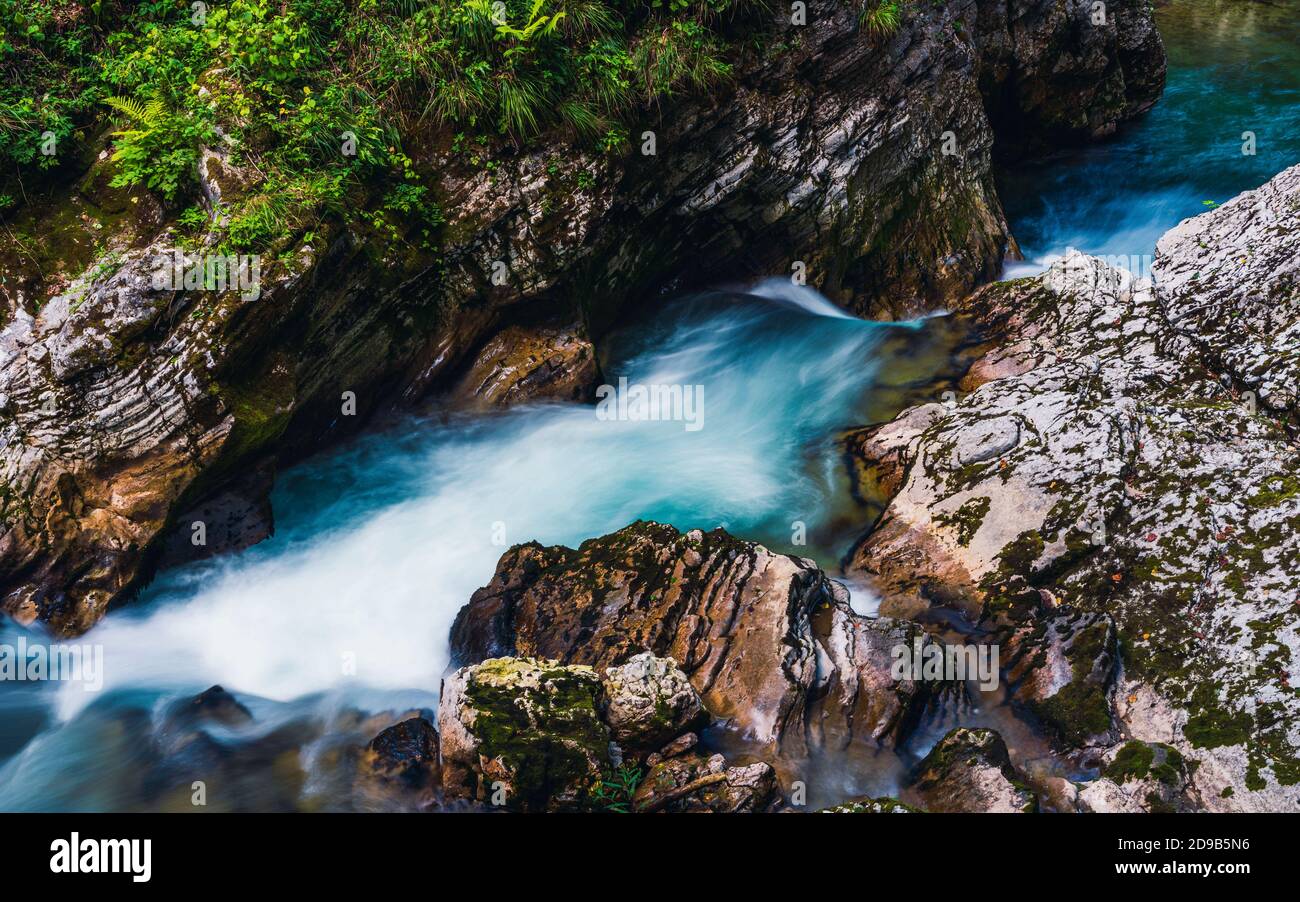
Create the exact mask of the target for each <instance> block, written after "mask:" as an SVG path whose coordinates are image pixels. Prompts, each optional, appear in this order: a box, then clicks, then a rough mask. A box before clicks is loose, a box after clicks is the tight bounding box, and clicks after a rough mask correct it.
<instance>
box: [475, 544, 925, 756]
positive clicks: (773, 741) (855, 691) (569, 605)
mask: <svg viewBox="0 0 1300 902" xmlns="http://www.w3.org/2000/svg"><path fill="white" fill-rule="evenodd" d="M914 638H920V639H921V640H922V641H923V642H928V641H930V640H929V639H928V638H927V637H925V636H924V634H923V633H922V632H921V631H920V629H919V627H916V626H914V625H911V624H907V623H904V622H902V621H896V620H892V619H890V618H883V617H882V618H878V619H868V618H864V617H859V616H858V615H856V614H854V613H853V611H852V609H851V608H850V607H849V604H848V592H847V591H846V590H845V589H844V587H843V586H841V585H840V584H838V583H836V582H834V581H833V580H830V579H827V578H826V576H825V574H824V573H822V572H821V571H820V570H818V569H817V568H816V567H815V566H814V565H813V564H812V562H810V561H805V560H800V559H797V558H792V557H789V556H786V555H781V554H773V553H772V552H770V551H768V550H767V549H766V548H764V547H763V546H761V545H757V544H755V543H752V542H743V541H740V540H738V539H735V538H733V537H732V536H730V535H728V534H727V533H726V532H724V531H722V530H714V531H712V532H708V533H705V532H701V531H699V530H694V531H691V532H688V533H684V534H683V533H680V532H678V531H677V530H676V529H674V528H673V527H671V526H664V525H661V524H657V523H648V522H640V523H635V524H633V525H632V526H629V527H626V528H625V529H622V530H620V531H619V532H616V533H613V534H612V535H609V536H605V537H603V538H599V539H592V540H589V541H587V542H584V543H583V544H582V545H581V546H580V547H579V548H578V549H576V550H574V549H570V548H564V547H560V546H556V547H550V548H546V547H543V546H541V545H538V544H536V543H529V544H526V545H519V546H516V547H515V548H512V549H511V550H510V551H508V552H506V554H505V555H503V556H502V558H501V561H500V562H499V563H498V565H497V572H496V574H495V575H494V577H493V579H492V581H491V582H490V583H489V584H488V585H486V586H484V587H483V588H482V589H480V590H478V591H477V592H475V593H474V596H473V598H472V599H471V600H470V603H469V604H468V605H466V606H465V608H463V609H462V610H461V612H460V614H459V615H458V616H457V618H456V622H455V624H454V625H453V627H452V637H451V644H452V654H453V658H454V660H455V661H456V662H457V663H472V662H475V661H480V660H484V659H486V658H490V657H495V656H500V655H528V656H536V657H543V658H553V659H555V660H558V661H562V662H564V663H566V664H584V665H589V666H591V667H594V668H597V669H604V668H609V667H614V666H617V665H620V664H622V663H624V662H626V661H628V660H629V659H631V658H633V657H634V656H636V655H639V654H641V653H643V652H650V653H652V654H654V655H656V656H659V657H671V658H672V659H673V660H675V661H677V662H678V663H679V666H680V667H681V669H682V671H683V672H684V673H685V674H686V675H687V677H688V678H689V680H690V683H691V685H692V686H694V687H695V690H696V691H697V692H698V693H699V695H700V697H701V698H702V700H703V703H704V707H705V708H706V709H707V710H708V711H709V713H710V714H712V715H713V716H714V717H715V718H718V719H721V720H726V721H729V722H730V723H731V725H732V726H733V727H734V728H736V729H738V730H739V731H740V732H741V733H742V734H743V735H744V736H745V737H746V738H748V739H750V740H752V741H755V742H757V743H760V744H763V745H767V746H770V747H771V748H773V749H776V750H780V751H781V752H782V753H783V754H791V755H796V756H797V755H802V754H806V753H807V752H809V751H811V750H812V749H816V748H824V747H828V746H829V747H842V746H843V745H846V744H848V743H849V742H850V741H853V740H855V739H856V740H858V741H867V742H871V743H873V744H883V743H886V742H889V741H892V740H894V739H896V738H898V736H899V735H900V734H903V733H904V732H905V731H906V729H907V727H908V726H909V721H910V720H911V718H913V717H914V716H916V715H918V714H919V713H920V711H922V710H923V709H924V708H925V706H926V705H927V704H928V703H929V702H930V701H931V699H932V698H933V695H934V690H935V688H936V687H935V686H933V685H931V684H927V683H923V682H914V681H912V680H910V679H908V680H902V681H895V680H894V679H893V677H892V676H891V675H890V664H891V660H892V659H891V656H890V649H891V648H892V647H893V646H894V645H897V644H905V643H911V642H912V640H913V639H914Z"/></svg>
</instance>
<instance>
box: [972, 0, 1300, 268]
mask: <svg viewBox="0 0 1300 902" xmlns="http://www.w3.org/2000/svg"><path fill="white" fill-rule="evenodd" d="M1156 21H1157V24H1158V26H1159V28H1160V33H1161V36H1162V37H1163V38H1164V41H1165V47H1166V51H1167V53H1168V56H1169V77H1168V83H1167V85H1166V88H1165V94H1164V96H1163V98H1162V99H1161V100H1160V102H1159V103H1157V104H1156V106H1155V107H1154V108H1153V109H1152V110H1151V111H1150V112H1149V113H1148V114H1147V115H1146V116H1144V117H1142V118H1141V119H1139V120H1137V121H1135V122H1133V123H1131V124H1129V125H1127V126H1125V127H1124V128H1123V129H1122V130H1121V131H1120V133H1119V135H1118V136H1117V137H1116V138H1115V139H1113V140H1110V141H1107V142H1104V143H1102V144H1097V145H1093V146H1090V147H1087V148H1083V149H1079V150H1071V151H1068V152H1062V153H1058V154H1056V155H1054V156H1052V157H1050V158H1049V159H1046V160H1044V161H1042V162H1041V163H1038V164H1035V165H1032V166H1023V167H1017V168H1016V169H1014V170H1011V171H1004V172H1001V173H1000V174H999V180H998V181H999V190H1000V194H1001V197H1002V201H1003V206H1004V208H1005V209H1006V213H1007V217H1008V219H1009V220H1010V223H1011V228H1012V232H1013V233H1014V234H1015V236H1016V239H1017V240H1018V241H1019V242H1020V245H1021V249H1022V251H1023V253H1024V256H1025V259H1026V261H1028V262H1030V263H1037V264H1040V265H1041V264H1042V263H1044V262H1048V261H1050V260H1051V259H1052V258H1054V257H1057V256H1060V255H1062V254H1064V252H1065V251H1066V250H1067V249H1068V248H1076V249H1078V250H1081V251H1084V252H1085V253H1090V254H1096V255H1099V256H1110V255H1113V256H1121V257H1125V258H1130V259H1134V258H1135V259H1136V260H1137V261H1138V262H1137V264H1136V265H1137V266H1138V267H1141V268H1145V267H1149V266H1150V260H1149V259H1146V258H1149V256H1150V255H1151V254H1153V253H1154V252H1155V246H1156V241H1157V240H1158V239H1159V238H1160V236H1161V235H1162V234H1164V233H1165V232H1166V231H1167V230H1168V229H1169V228H1170V227H1172V226H1174V225H1176V224H1177V223H1178V222H1180V221H1181V220H1183V219H1186V218H1187V217H1189V216H1196V215H1197V214H1199V213H1203V212H1205V210H1206V209H1207V204H1206V203H1205V202H1206V201H1210V202H1214V203H1223V202H1224V201H1226V200H1228V199H1229V198H1231V197H1233V196H1234V195H1236V194H1239V193H1240V192H1242V191H1245V190H1248V189H1250V188H1256V187H1258V186H1259V185H1261V184H1263V183H1264V182H1266V181H1268V180H1269V179H1270V178H1271V177H1272V176H1274V175H1276V174H1277V173H1278V172H1280V171H1282V170H1283V169H1286V168H1287V167H1288V166H1292V165H1294V164H1295V163H1297V162H1300V2H1297V0H1273V2H1268V3H1260V2H1249V0H1173V2H1169V3H1162V4H1159V5H1158V6H1157V8H1156ZM1245 132H1253V133H1254V135H1255V153H1254V155H1248V154H1243V153H1242V148H1243V145H1244V143H1245V141H1244V140H1243V137H1242V136H1243V133H1245ZM1025 271H1027V270H1026V268H1024V267H1013V268H1012V274H1017V275H1018V274H1022V273H1024V272H1025ZM1148 274H1149V273H1146V272H1142V273H1139V275H1148Z"/></svg>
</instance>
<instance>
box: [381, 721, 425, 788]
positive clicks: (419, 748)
mask: <svg viewBox="0 0 1300 902" xmlns="http://www.w3.org/2000/svg"><path fill="white" fill-rule="evenodd" d="M365 764H366V767H367V769H368V770H369V771H370V772H371V773H372V774H374V775H375V776H378V777H381V778H384V779H395V780H400V781H401V782H402V783H404V784H407V785H408V786H427V785H430V784H433V783H436V782H437V781H438V776H439V768H438V731H437V730H435V729H434V728H433V724H431V723H429V721H427V720H425V719H424V718H423V717H412V718H410V719H409V720H404V721H402V722H401V723H399V724H394V725H393V726H391V727H389V728H388V729H386V730H384V731H383V732H382V733H380V734H379V735H378V736H376V737H375V738H374V739H372V740H371V741H370V744H369V745H368V746H366V755H365Z"/></svg>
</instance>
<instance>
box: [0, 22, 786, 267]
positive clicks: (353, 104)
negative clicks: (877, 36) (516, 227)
mask: <svg viewBox="0 0 1300 902" xmlns="http://www.w3.org/2000/svg"><path fill="white" fill-rule="evenodd" d="M760 6H761V4H760V3H759V2H758V0H696V2H687V0H649V2H634V0H500V2H493V0H451V2H435V0H276V2H271V0H226V2H212V3H209V4H208V5H207V7H206V8H201V9H197V10H196V9H194V8H192V5H191V4H190V3H189V2H182V0H152V2H148V0H146V2H139V3H128V2H122V0H119V2H114V0H103V2H95V3H74V2H64V0H0V70H2V72H3V79H2V82H0V167H2V168H0V195H8V196H10V199H9V201H8V203H13V202H14V201H13V197H14V196H22V195H24V194H25V193H26V191H25V190H21V191H20V190H13V189H14V187H15V185H16V184H18V183H20V182H25V181H26V180H28V179H32V178H34V177H36V176H38V175H39V173H40V172H41V171H42V170H47V169H51V168H53V167H56V166H59V165H61V164H64V163H68V162H69V161H72V160H75V159H78V158H79V157H80V156H83V155H84V151H85V150H87V149H89V148H91V147H92V146H93V142H94V140H95V139H96V138H97V136H98V135H100V134H101V133H102V132H103V131H104V126H105V124H106V122H107V121H109V120H111V121H113V122H114V123H115V124H116V125H117V129H116V130H115V131H114V132H113V138H114V161H115V162H116V164H117V167H118V169H117V171H116V173H115V177H114V185H115V186H119V187H120V186H131V187H133V188H137V187H138V188H141V189H147V190H150V191H153V192H154V193H156V194H157V195H158V196H159V197H161V198H162V199H163V200H164V201H166V202H167V204H168V205H169V207H170V208H171V209H172V210H173V211H176V212H178V213H179V219H180V221H181V222H182V223H183V224H184V225H186V226H188V227H189V228H191V229H193V230H197V229H200V228H207V227H209V225H210V223H211V222H212V221H213V220H214V219H215V220H217V221H220V222H223V223H225V226H224V227H225V229H226V234H225V236H224V238H225V240H226V242H227V244H228V245H229V247H230V249H232V250H236V249H237V250H263V249H266V248H269V247H272V246H274V245H275V244H276V243H277V242H278V241H281V240H283V239H285V238H286V237H291V236H292V235H294V234H296V233H298V232H302V231H309V230H310V229H311V228H312V225H313V222H314V221H316V220H318V219H319V218H320V217H321V216H322V215H325V214H333V215H336V216H340V217H344V218H349V219H353V220H354V221H356V220H360V221H362V222H364V223H368V224H369V225H371V226H374V227H376V228H377V229H379V230H380V231H381V232H382V233H384V234H385V236H386V237H390V238H391V237H394V236H395V235H399V234H400V235H409V234H411V233H412V232H414V235H415V237H416V238H417V239H418V240H420V241H422V242H424V243H426V244H429V243H430V242H432V241H433V240H434V233H435V232H436V230H437V228H438V226H439V225H440V224H441V222H442V216H441V213H440V211H439V209H438V204H437V199H436V197H434V196H433V188H434V183H435V178H434V176H433V173H432V172H431V170H432V167H431V166H430V165H428V164H424V165H421V164H417V163H416V162H415V159H414V158H420V159H423V160H427V159H428V154H429V153H430V152H432V151H434V150H438V149H444V150H445V149H447V148H450V149H451V150H452V151H453V152H459V153H461V154H462V155H464V156H465V157H466V158H467V159H468V161H469V162H471V163H472V164H473V165H483V166H485V167H487V168H491V167H492V165H493V163H492V156H493V153H494V152H496V151H497V150H498V149H500V148H502V147H509V146H520V145H526V144H528V143H529V142H531V141H533V140H535V139H537V138H538V137H539V136H540V135H542V134H543V133H547V132H549V131H552V130H557V129H558V130H561V131H562V132H563V137H564V139H565V140H575V141H577V142H579V143H581V144H584V145H586V146H588V147H590V148H592V149H593V150H603V151H606V152H621V151H623V150H625V149H626V148H627V147H628V146H629V143H628V142H629V131H628V128H629V124H630V123H631V122H632V120H633V118H634V117H635V115H636V114H637V112H638V111H644V110H645V109H646V108H647V107H648V106H650V105H653V104H655V103H658V102H660V101H661V100H662V99H664V98H668V97H672V96H674V95H676V94H678V93H680V92H683V91H693V90H698V89H700V88H703V87H705V86H708V85H710V84H713V83H716V82H718V81H720V80H723V79H726V78H728V77H729V76H730V75H731V72H732V66H733V63H732V62H731V61H730V59H729V57H731V58H734V56H735V55H736V53H737V52H738V50H737V47H738V38H739V37H740V36H742V33H743V32H744V30H745V29H746V28H747V27H748V24H749V23H747V22H745V21H743V19H744V16H745V14H746V13H747V11H749V10H750V9H755V10H756V9H758V8H759V7H760ZM202 147H210V148H214V149H216V150H219V151H220V152H221V153H222V154H224V155H227V156H228V158H229V162H230V165H231V166H232V167H233V169H234V170H236V171H238V172H240V173H244V174H246V175H247V180H248V182H249V184H244V185H241V186H240V187H241V191H240V192H238V196H237V197H236V196H227V197H223V203H224V204H226V205H228V207H229V208H228V209H225V210H221V211H214V212H215V213H219V214H221V215H213V216H210V215H207V214H205V213H204V211H203V210H202V209H201V208H197V207H196V205H195V201H196V200H197V196H198V184H197V166H196V164H197V162H198V160H199V154H200V149H201V148H202Z"/></svg>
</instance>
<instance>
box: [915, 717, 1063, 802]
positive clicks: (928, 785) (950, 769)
mask: <svg viewBox="0 0 1300 902" xmlns="http://www.w3.org/2000/svg"><path fill="white" fill-rule="evenodd" d="M914 788H915V790H916V792H917V794H918V795H920V796H921V798H922V799H923V800H924V802H925V808H926V810H927V811H937V812H976V813H978V812H992V813H1003V814H1006V813H1015V812H1032V811H1035V810H1037V804H1038V803H1037V801H1036V799H1035V798H1034V794H1033V793H1032V792H1030V791H1029V788H1028V787H1027V786H1026V785H1025V784H1024V780H1023V778H1022V777H1021V776H1020V774H1019V773H1018V772H1017V771H1016V769H1015V768H1014V767H1012V765H1011V758H1010V756H1009V755H1008V754H1007V746H1006V743H1004V742H1003V741H1002V737H1001V736H999V735H998V734H997V733H995V732H994V731H993V730H987V729H968V728H966V727H958V728H957V729H955V730H953V731H952V732H950V733H949V734H948V735H947V736H945V737H943V739H941V740H940V741H939V743H938V745H936V746H935V747H934V748H933V749H932V750H931V751H930V754H928V755H926V756H925V759H924V760H923V761H922V762H921V763H920V765H919V766H918V767H917V776H916V782H915V786H914Z"/></svg>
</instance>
